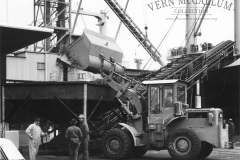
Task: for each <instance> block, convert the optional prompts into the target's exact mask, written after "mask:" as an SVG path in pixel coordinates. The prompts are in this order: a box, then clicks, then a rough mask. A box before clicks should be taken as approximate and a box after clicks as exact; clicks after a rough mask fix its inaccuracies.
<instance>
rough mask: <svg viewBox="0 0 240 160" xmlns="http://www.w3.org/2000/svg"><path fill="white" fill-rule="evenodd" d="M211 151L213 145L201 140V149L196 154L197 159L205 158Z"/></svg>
mask: <svg viewBox="0 0 240 160" xmlns="http://www.w3.org/2000/svg"><path fill="white" fill-rule="evenodd" d="M212 151H213V145H212V144H210V143H208V142H205V141H202V142H201V151H200V153H199V155H198V156H197V158H198V159H205V158H207V157H208V156H209V155H210V154H211V153H212Z"/></svg>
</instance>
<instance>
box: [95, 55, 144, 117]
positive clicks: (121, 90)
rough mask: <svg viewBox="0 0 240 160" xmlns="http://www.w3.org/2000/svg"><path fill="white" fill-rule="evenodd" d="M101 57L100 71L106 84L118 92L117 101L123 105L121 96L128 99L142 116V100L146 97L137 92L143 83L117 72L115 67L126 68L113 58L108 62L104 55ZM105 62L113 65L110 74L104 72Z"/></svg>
mask: <svg viewBox="0 0 240 160" xmlns="http://www.w3.org/2000/svg"><path fill="white" fill-rule="evenodd" d="M99 57H100V59H101V63H102V64H101V69H100V73H101V76H102V77H103V78H104V80H105V82H107V83H108V85H109V86H110V87H111V88H112V89H114V90H115V91H117V95H116V96H115V98H116V100H117V101H118V102H119V103H121V104H122V105H123V102H122V100H121V96H123V97H126V98H127V99H128V100H129V101H130V102H131V103H132V105H133V106H135V108H136V110H137V113H139V114H141V113H142V103H141V99H143V98H144V96H143V95H142V94H141V93H140V92H138V91H137V89H138V87H139V86H140V84H141V82H139V81H136V80H134V79H132V78H130V77H128V76H125V75H121V74H118V73H117V72H115V67H116V66H117V65H118V66H120V67H122V68H124V67H123V66H121V65H120V64H118V63H115V61H114V59H113V58H110V60H107V59H106V58H105V57H104V56H103V55H102V54H100V55H99ZM105 62H107V63H110V64H111V70H110V71H109V73H105V72H104V70H103V66H104V63H105ZM107 74H108V75H107Z"/></svg>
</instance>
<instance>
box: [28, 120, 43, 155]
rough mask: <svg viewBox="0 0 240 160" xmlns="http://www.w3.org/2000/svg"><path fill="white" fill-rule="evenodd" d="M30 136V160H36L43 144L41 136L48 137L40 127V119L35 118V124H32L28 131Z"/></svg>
mask: <svg viewBox="0 0 240 160" xmlns="http://www.w3.org/2000/svg"><path fill="white" fill-rule="evenodd" d="M26 133H27V135H28V147H29V157H30V160H36V156H37V153H38V148H39V145H40V142H41V136H46V135H47V133H44V132H43V131H42V129H41V127H40V118H35V121H34V123H33V124H30V125H29V126H28V128H27V129H26Z"/></svg>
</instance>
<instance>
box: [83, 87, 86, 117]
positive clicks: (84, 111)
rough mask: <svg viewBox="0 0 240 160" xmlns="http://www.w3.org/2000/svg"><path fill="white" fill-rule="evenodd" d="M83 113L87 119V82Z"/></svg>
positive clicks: (84, 90) (84, 91) (84, 92)
mask: <svg viewBox="0 0 240 160" xmlns="http://www.w3.org/2000/svg"><path fill="white" fill-rule="evenodd" d="M83 114H84V115H85V120H86V119H87V84H86V83H85V84H84V87H83Z"/></svg>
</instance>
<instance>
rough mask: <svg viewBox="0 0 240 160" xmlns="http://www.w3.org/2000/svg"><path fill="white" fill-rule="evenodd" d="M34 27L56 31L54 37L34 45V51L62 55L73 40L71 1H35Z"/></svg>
mask: <svg viewBox="0 0 240 160" xmlns="http://www.w3.org/2000/svg"><path fill="white" fill-rule="evenodd" d="M33 25H34V26H37V27H45V28H51V29H54V34H53V36H52V37H50V38H48V39H45V40H44V41H43V42H41V43H40V44H39V43H38V44H35V45H34V51H38V52H45V53H49V52H53V53H60V52H61V50H62V49H63V48H65V47H66V45H68V44H69V43H70V40H71V38H70V36H71V0H34V20H33Z"/></svg>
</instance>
